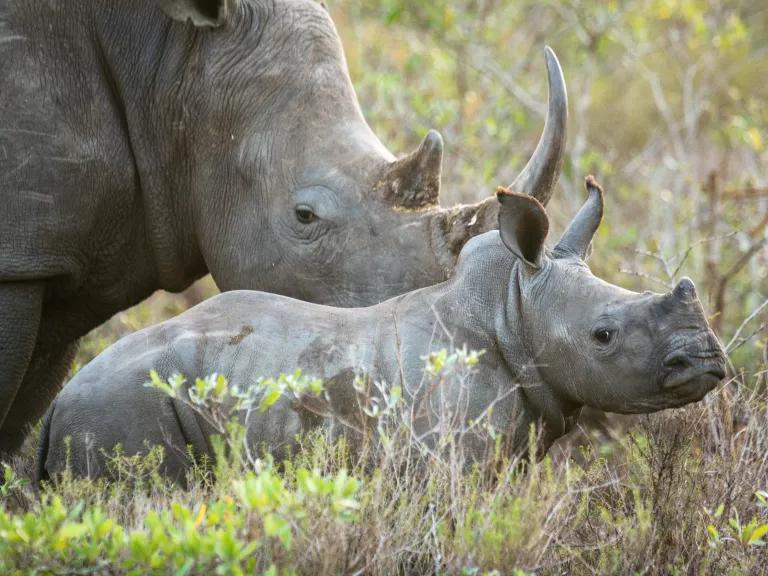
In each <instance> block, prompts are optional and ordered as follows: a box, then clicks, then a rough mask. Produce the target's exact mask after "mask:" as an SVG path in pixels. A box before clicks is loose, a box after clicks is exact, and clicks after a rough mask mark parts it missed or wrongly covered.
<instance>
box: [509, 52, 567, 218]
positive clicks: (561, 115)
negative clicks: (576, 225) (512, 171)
mask: <svg viewBox="0 0 768 576" xmlns="http://www.w3.org/2000/svg"><path fill="white" fill-rule="evenodd" d="M544 55H545V57H546V60H547V81H548V84H549V107H548V108H547V118H546V120H545V121H544V132H542V134H541V138H540V139H539V143H538V144H537V145H536V150H535V151H534V153H533V156H531V159H530V160H529V161H528V164H526V165H525V168H523V170H522V172H520V174H518V176H517V178H515V180H514V182H512V184H510V185H509V186H508V187H507V188H508V189H509V190H512V191H513V192H518V193H520V194H528V195H530V196H533V197H534V198H536V200H538V201H539V202H541V203H542V204H543V205H544V206H546V205H547V202H549V199H550V198H551V197H552V192H553V191H554V189H555V184H557V179H558V177H559V176H560V168H561V166H562V164H563V156H564V154H565V140H566V134H567V126H566V125H567V123H568V94H567V92H566V89H565V78H564V77H563V71H562V69H561V68H560V62H558V60H557V56H555V53H554V52H553V51H552V49H551V48H550V47H549V46H547V47H546V48H545V49H544Z"/></svg>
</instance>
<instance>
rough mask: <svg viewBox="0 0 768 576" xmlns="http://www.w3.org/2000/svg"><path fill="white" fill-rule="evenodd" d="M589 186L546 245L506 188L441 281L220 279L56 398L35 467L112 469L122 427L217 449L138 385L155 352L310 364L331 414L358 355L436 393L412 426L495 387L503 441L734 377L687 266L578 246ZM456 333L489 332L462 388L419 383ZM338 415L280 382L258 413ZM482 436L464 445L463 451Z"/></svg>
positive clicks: (169, 463)
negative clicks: (672, 277)
mask: <svg viewBox="0 0 768 576" xmlns="http://www.w3.org/2000/svg"><path fill="white" fill-rule="evenodd" d="M587 188H588V191H589V197H588V199H587V201H586V203H585V204H584V206H583V207H582V208H581V210H580V211H579V212H578V214H577V215H576V216H575V218H574V219H573V221H572V222H571V223H570V225H569V227H568V228H567V230H566V231H565V233H564V234H563V236H562V238H561V239H560V241H559V243H558V244H557V245H556V247H555V248H554V249H553V250H552V251H548V250H545V247H544V241H545V239H546V236H547V231H548V227H549V221H548V218H547V215H546V213H545V211H544V208H543V207H542V205H541V204H540V203H539V202H538V201H537V200H536V199H534V198H532V197H530V196H527V195H523V194H518V193H515V192H511V191H508V190H506V189H500V190H499V192H498V194H497V197H498V200H499V202H500V210H499V230H498V231H490V232H487V233H485V234H483V235H480V236H477V237H476V238H474V239H473V240H471V241H470V242H469V243H467V244H466V246H465V247H464V248H463V250H462V252H461V254H460V257H459V262H458V266H457V270H456V274H455V275H454V276H453V277H452V278H451V279H450V280H448V281H446V282H443V283H441V284H438V285H435V286H432V287H428V288H423V289H420V290H416V291H413V292H409V293H407V294H405V295H402V296H399V297H396V298H393V299H390V300H387V301H386V302H383V303H381V304H378V305H376V306H372V307H368V308H358V309H341V308H332V307H327V306H322V305H317V304H310V303H305V302H300V301H297V300H293V299H291V298H287V297H283V296H278V295H274V294H266V293H262V292H252V291H237V292H228V293H224V294H221V295H220V296H217V297H215V298H212V299H210V300H208V301H206V302H204V303H202V304H200V305H198V306H196V307H195V308H192V309H191V310H189V311H187V312H185V313H183V314H181V315H179V316H178V317H176V318H174V319H172V320H169V321H167V322H164V323H162V324H159V325H156V326H152V327H150V328H147V329H144V330H142V331H139V332H136V333H135V334H133V335H131V336H128V337H126V338H124V339H122V340H121V341H119V342H118V343H116V344H115V345H114V346H112V347H111V348H109V349H108V350H107V351H105V352H104V353H103V354H101V356H99V357H98V358H96V359H95V360H94V361H93V362H92V363H90V364H89V365H87V366H86V367H85V368H83V369H82V370H81V371H80V373H79V374H77V376H76V377H75V378H74V379H73V380H72V381H71V382H70V383H69V384H68V385H67V386H66V387H65V388H64V390H63V391H62V392H61V393H60V394H59V396H58V398H57V399H56V401H55V403H54V405H53V406H52V408H51V410H50V411H49V414H48V417H47V420H46V423H45V426H44V431H43V435H42V439H41V446H40V453H39V472H40V473H41V476H42V477H46V476H48V475H50V474H53V473H56V472H59V471H61V470H62V469H63V468H64V467H65V465H66V462H67V460H68V459H69V463H70V465H71V466H72V467H73V469H74V471H75V472H76V473H79V474H89V475H91V476H96V475H100V474H104V473H105V467H104V463H103V460H102V459H101V458H102V457H101V456H100V455H99V449H101V448H104V449H106V450H107V451H109V450H110V449H111V448H112V447H113V446H114V445H116V444H117V443H121V444H122V445H123V448H124V450H125V453H127V454H133V453H138V452H140V451H142V450H143V449H145V442H146V441H149V442H150V443H152V444H161V445H164V446H165V448H166V450H165V453H166V457H165V461H164V472H165V473H166V474H169V475H171V476H175V477H179V476H181V475H183V473H184V470H185V466H187V461H186V458H185V450H184V448H185V446H187V445H192V447H193V449H194V451H195V452H196V453H208V454H210V453H211V447H210V445H209V433H210V430H209V428H208V427H207V426H206V424H205V423H204V422H203V421H202V420H201V419H200V418H198V417H197V416H196V414H194V413H193V412H192V411H191V410H190V409H189V408H187V407H186V406H185V405H183V404H182V403H180V402H178V401H177V400H175V399H172V398H170V397H167V396H164V395H163V394H162V393H161V392H159V391H157V390H155V389H151V388H147V387H145V386H144V383H145V382H146V381H147V379H148V373H149V371H150V370H151V369H156V370H157V371H158V372H160V373H161V374H163V375H166V376H168V375H170V374H172V373H174V372H179V373H182V374H185V375H188V376H196V375H200V376H202V375H207V374H210V373H213V372H218V373H221V374H225V375H226V376H227V377H228V378H229V379H230V381H231V382H233V383H237V384H239V385H240V386H243V385H247V384H248V382H254V381H255V379H256V377H258V376H262V375H264V376H270V375H277V374H278V373H280V372H288V371H292V370H293V369H294V368H295V367H301V368H302V369H303V370H304V371H305V373H307V374H311V375H313V376H317V377H319V378H322V379H323V380H324V381H325V383H326V390H327V403H328V406H329V407H330V409H331V410H332V412H333V414H332V416H333V417H335V418H336V419H337V421H338V420H340V421H344V419H345V418H354V417H355V411H356V410H359V407H358V403H357V401H356V394H357V392H356V390H355V384H354V378H355V375H356V374H361V373H365V374H367V375H368V376H369V377H370V378H371V380H374V381H379V382H386V383H388V385H390V386H395V385H398V386H401V387H402V390H403V396H404V399H405V401H406V402H408V403H411V404H412V405H413V404H415V403H419V405H420V406H424V407H426V408H427V409H426V410H421V409H420V410H418V411H416V413H418V414H419V416H418V417H417V421H415V422H414V423H413V425H414V427H415V428H416V429H417V430H420V431H428V430H430V429H431V428H432V426H433V425H434V419H435V418H440V416H441V415H440V406H445V405H446V404H445V401H446V399H448V404H449V405H450V404H451V402H463V404H462V410H463V412H462V413H463V414H464V417H465V418H466V419H467V421H469V420H472V419H476V418H478V417H479V416H480V415H482V414H483V412H484V411H485V410H486V408H487V407H488V406H489V405H490V403H492V402H495V404H494V409H493V411H492V413H491V415H490V419H491V424H492V425H493V426H494V427H495V428H496V429H497V430H506V431H508V438H507V441H508V445H509V446H511V447H517V448H520V447H524V446H525V445H526V442H527V433H528V428H529V424H530V423H532V422H538V423H541V424H542V425H543V431H544V432H543V438H542V443H543V445H542V446H541V448H542V449H543V450H546V449H548V448H549V446H550V445H551V443H552V442H553V441H554V440H555V439H556V438H558V437H560V436H562V435H563V434H565V433H566V432H567V431H568V430H569V429H570V428H571V427H572V426H573V424H574V422H575V420H576V417H577V416H578V413H579V410H580V408H581V407H582V406H584V405H587V406H593V407H596V408H599V409H601V410H606V411H611V412H620V413H638V412H653V411H656V410H661V409H664V408H672V407H678V406H683V405H684V404H688V403H689V402H694V401H697V400H700V399H701V398H702V397H703V396H704V395H705V394H706V393H707V392H708V391H710V390H711V389H712V388H714V387H715V386H716V385H717V383H718V382H720V380H721V379H723V378H724V376H725V356H724V352H723V350H722V348H721V346H720V344H719V342H718V339H717V338H716V336H715V335H714V333H713V332H712V331H711V330H710V328H709V326H708V324H707V320H706V318H705V316H704V313H703V310H702V307H701V305H700V303H699V300H698V298H697V296H696V291H695V288H694V286H693V283H692V282H691V281H690V280H688V279H687V278H684V279H682V280H681V281H680V282H679V283H678V284H677V286H676V287H675V289H674V290H673V291H671V292H670V293H668V294H654V293H651V292H644V293H642V294H639V293H635V292H631V291H628V290H625V289H623V288H620V287H617V286H614V285H611V284H608V283H606V282H604V281H603V280H600V279H599V278H596V277H595V276H593V275H592V273H591V272H590V270H589V268H588V267H587V265H586V263H585V260H584V259H585V256H586V253H587V250H588V247H589V244H590V241H591V239H592V236H593V234H594V232H595V231H596V229H597V227H598V225H599V223H600V220H601V218H602V213H603V193H602V190H601V189H600V187H599V186H598V185H597V183H596V182H595V181H594V179H592V178H591V177H590V178H588V179H587ZM450 344H453V345H455V346H462V345H466V346H467V347H468V348H470V349H474V350H480V349H482V350H485V354H483V355H482V356H481V358H480V362H479V364H478V365H477V366H476V367H475V371H474V372H473V373H472V375H471V376H470V381H469V382H468V383H467V382H465V383H464V386H463V387H462V388H463V392H464V396H463V400H460V399H459V398H460V397H461V396H462V394H460V390H458V389H453V388H451V386H450V385H448V388H447V389H443V390H440V391H439V394H438V393H437V392H436V391H435V390H434V388H431V389H430V388H429V387H426V386H421V385H420V384H421V383H422V379H423V367H424V362H423V360H422V358H423V356H424V355H426V354H428V353H429V352H431V351H434V350H437V349H440V348H445V347H447V346H448V345H450ZM438 396H439V397H440V398H441V400H440V402H438V401H437V397H438ZM454 413H455V412H454ZM330 416H331V415H329V414H326V415H321V416H318V415H317V414H316V413H313V412H307V411H306V410H305V409H304V408H303V407H302V406H299V405H297V404H296V403H292V402H290V401H288V400H287V399H281V400H280V401H278V403H277V404H275V405H274V406H273V407H272V408H271V409H270V410H268V411H267V412H265V413H263V414H258V415H256V416H255V417H253V418H252V420H249V424H248V435H249V440H250V442H252V443H255V444H256V445H266V446H267V447H268V448H269V449H271V450H273V451H279V449H280V447H284V446H286V445H290V444H291V443H292V442H293V441H294V439H295V436H296V434H297V433H300V432H303V431H305V430H307V429H309V428H313V427H316V426H320V425H323V424H325V425H331V422H332V421H333V420H334V418H331V417H330ZM66 437H71V446H70V448H69V449H66V448H65V438H66ZM485 448H487V446H483V445H482V443H481V444H480V445H474V446H471V447H470V452H471V454H470V455H471V456H472V454H475V455H476V456H480V455H481V454H480V452H478V451H483V450H484V449H485ZM473 457H474V456H473Z"/></svg>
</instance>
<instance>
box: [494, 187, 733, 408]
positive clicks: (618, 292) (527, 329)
mask: <svg viewBox="0 0 768 576" xmlns="http://www.w3.org/2000/svg"><path fill="white" fill-rule="evenodd" d="M587 189H588V191H589V198H588V199H587V201H586V203H585V204H584V206H583V207H582V208H581V210H580V211H579V212H578V214H577V215H576V217H575V218H574V219H573V221H572V222H571V223H570V225H569V226H568V228H567V230H566V231H565V232H564V234H563V236H562V238H561V239H560V241H559V242H558V244H557V245H556V247H555V248H554V249H553V250H552V251H551V252H549V251H547V250H545V248H544V240H545V238H546V235H547V230H548V220H547V216H546V213H545V212H544V208H543V207H542V206H541V204H540V203H538V202H537V201H536V200H535V199H533V198H531V197H529V196H525V195H520V194H516V193H514V192H510V191H508V190H505V189H500V190H499V192H498V197H499V200H500V201H501V204H502V208H501V212H500V217H499V226H500V234H501V238H502V241H503V242H504V244H505V245H506V246H507V248H508V249H509V250H511V251H512V252H513V253H514V254H515V255H516V256H517V257H518V258H519V259H520V260H521V262H520V265H519V266H518V267H517V268H516V270H517V275H518V279H517V282H512V283H511V286H513V287H514V286H516V287H518V289H519V295H520V297H519V299H518V298H510V301H511V302H515V306H518V307H519V308H520V309H519V310H518V311H517V312H516V314H518V315H519V316H518V317H519V319H520V320H519V321H520V322H521V323H522V325H523V333H524V334H525V335H526V336H525V338H526V344H527V354H528V355H529V356H530V358H531V361H532V362H533V363H534V364H535V366H536V369H537V370H538V373H539V375H540V378H541V380H542V381H543V382H544V383H545V384H546V385H547V386H549V387H550V388H552V389H554V392H555V395H556V396H557V397H558V399H559V400H560V401H562V402H565V403H571V404H573V405H588V406H592V407H595V408H599V409H602V410H606V411H609V412H619V413H639V412H653V411H656V410H661V409H664V408H672V407H677V406H682V405H684V404H687V403H689V402H695V401H697V400H700V399H701V398H703V397H704V395H705V394H706V393H707V392H709V391H710V390H711V389H712V388H714V387H715V386H716V385H717V384H718V382H720V380H722V379H723V378H724V376H725V355H724V352H723V350H722V348H721V346H720V343H719V341H718V339H717V337H716V336H715V334H714V333H713V332H712V330H711V329H710V327H709V325H708V323H707V319H706V317H705V315H704V311H703V310H702V307H701V304H700V302H699V300H698V298H697V296H696V290H695V288H694V285H693V283H692V282H691V280H689V279H688V278H683V279H682V280H680V282H679V283H678V284H677V286H676V287H675V288H674V289H673V290H671V291H670V292H669V293H667V294H654V293H651V292H644V293H635V292H631V291H629V290H625V289H623V288H620V287H618V286H614V285H612V284H608V283H607V282H604V281H603V280H601V279H599V278H596V277H595V276H593V275H592V273H591V272H590V270H589V268H588V267H587V264H586V262H585V259H586V257H587V253H588V251H589V249H590V243H591V240H592V236H593V234H594V233H595V231H596V230H597V228H598V226H599V224H600V220H601V218H602V214H603V191H602V189H601V188H600V186H599V185H598V184H597V183H596V182H595V181H594V179H593V178H592V177H588V178H587ZM509 313H515V312H512V311H509Z"/></svg>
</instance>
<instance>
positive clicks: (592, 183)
mask: <svg viewBox="0 0 768 576" xmlns="http://www.w3.org/2000/svg"><path fill="white" fill-rule="evenodd" d="M584 185H585V186H586V187H587V191H588V192H592V190H596V191H597V192H599V193H600V195H601V196H602V195H603V193H604V191H603V187H602V186H600V184H598V182H597V179H596V178H595V177H594V176H592V174H590V175H589V176H587V177H586V178H585V179H584Z"/></svg>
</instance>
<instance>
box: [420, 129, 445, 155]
mask: <svg viewBox="0 0 768 576" xmlns="http://www.w3.org/2000/svg"><path fill="white" fill-rule="evenodd" d="M421 148H422V149H423V150H429V151H430V152H431V151H438V150H439V151H440V152H442V151H443V137H442V135H441V134H440V132H438V131H437V130H434V129H433V130H430V131H429V132H427V135H426V136H424V140H423V141H422V143H421Z"/></svg>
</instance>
